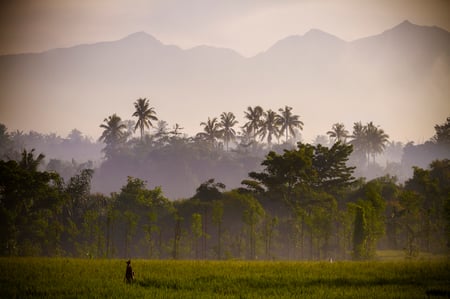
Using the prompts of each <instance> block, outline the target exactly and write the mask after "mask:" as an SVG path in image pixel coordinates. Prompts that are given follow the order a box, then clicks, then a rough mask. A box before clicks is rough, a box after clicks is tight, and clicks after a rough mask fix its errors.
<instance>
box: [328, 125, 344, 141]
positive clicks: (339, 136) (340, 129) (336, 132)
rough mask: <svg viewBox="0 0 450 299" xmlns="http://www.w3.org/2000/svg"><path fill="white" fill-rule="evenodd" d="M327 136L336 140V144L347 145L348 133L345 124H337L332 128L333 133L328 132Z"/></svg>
mask: <svg viewBox="0 0 450 299" xmlns="http://www.w3.org/2000/svg"><path fill="white" fill-rule="evenodd" d="M327 135H329V136H330V138H332V139H334V142H342V143H346V141H347V137H348V131H347V130H346V129H345V126H344V124H343V123H335V124H334V125H333V126H332V127H331V131H328V132H327Z"/></svg>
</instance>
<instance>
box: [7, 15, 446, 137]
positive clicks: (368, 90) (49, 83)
mask: <svg viewBox="0 0 450 299" xmlns="http://www.w3.org/2000/svg"><path fill="white" fill-rule="evenodd" d="M449 57H450V34H449V32H447V31H445V30H443V29H440V28H437V27H427V26H419V25H414V24H412V23H410V22H408V21H405V22H403V23H401V24H399V25H398V26H395V27H394V28H392V29H389V30H386V31H385V32H383V33H381V34H379V35H375V36H371V37H367V38H362V39H358V40H355V41H350V42H347V41H344V40H341V39H339V38H338V37H336V36H333V35H331V34H329V33H326V32H323V31H320V30H318V29H311V30H310V31H308V32H307V33H305V34H304V35H294V36H289V37H286V38H284V39H282V40H280V41H278V42H276V43H275V44H274V45H273V46H271V47H269V48H268V49H267V50H266V51H264V52H261V53H259V54H257V55H255V56H253V57H249V58H247V57H243V56H242V55H240V54H239V53H238V52H236V51H234V50H231V49H227V48H220V47H212V46H197V47H193V48H190V49H182V48H180V47H178V46H175V45H166V44H164V43H162V42H161V41H159V40H158V39H157V38H155V37H153V36H152V35H150V34H148V33H145V32H136V33H133V34H130V35H128V36H126V37H124V38H122V39H120V40H117V41H109V42H100V43H95V44H85V45H78V46H74V47H70V48H60V49H54V50H49V51H46V52H42V53H33V54H18V55H4V56H0V90H1V93H0V100H1V101H0V103H1V107H0V108H1V109H0V119H1V120H2V121H3V122H4V123H5V124H6V125H7V126H8V127H9V128H12V129H15V128H19V129H25V128H26V127H28V128H33V129H35V130H38V131H41V132H53V131H54V130H55V125H54V124H55V123H58V129H59V130H61V131H60V132H58V133H62V132H69V131H70V130H71V129H73V128H78V129H79V130H81V131H82V132H84V133H86V134H88V135H93V136H94V137H95V136H99V135H100V134H101V131H100V128H99V124H100V123H101V121H102V120H103V119H104V118H105V117H107V116H108V115H111V114H112V113H117V114H118V115H120V116H121V117H122V119H131V114H132V112H133V107H132V103H133V101H134V100H136V99H137V98H139V97H148V98H150V99H151V105H152V106H153V107H155V109H156V111H157V113H158V117H159V118H160V119H163V120H166V121H167V122H168V123H169V124H170V125H172V124H174V123H179V124H181V125H182V126H183V127H184V128H186V129H185V131H186V132H187V133H188V134H195V133H196V132H199V131H200V130H201V128H200V127H199V123H200V122H201V121H204V120H206V119H207V117H213V116H217V115H219V114H220V113H222V112H224V111H232V112H234V113H235V114H236V116H237V117H238V120H239V121H240V123H239V125H243V119H242V114H243V113H242V111H244V110H245V109H246V107H247V106H254V105H261V106H262V107H263V108H265V109H273V110H276V109H278V108H280V107H282V106H284V105H288V106H292V107H293V108H294V113H296V114H299V115H300V117H301V119H302V120H303V122H304V123H305V127H304V131H303V134H304V135H303V136H304V138H306V139H307V141H310V140H311V139H313V137H314V136H316V135H319V134H324V133H325V132H326V131H328V130H329V129H330V128H331V125H332V124H333V123H335V122H344V123H345V125H346V126H347V128H348V129H351V126H352V124H353V122H356V121H360V120H361V121H363V122H365V121H374V123H376V124H378V125H380V126H381V127H383V128H384V129H385V131H386V132H388V133H389V134H390V135H391V136H392V137H393V138H394V139H396V140H399V139H401V140H405V139H406V140H418V139H420V138H422V139H427V138H429V137H431V136H432V134H433V132H432V128H433V126H434V124H436V123H439V122H442V120H444V119H445V117H446V116H447V114H448V112H449V111H450V104H449V101H448V96H449V92H448V83H449V78H450V77H449V69H450V67H449V66H450V63H449V61H450V58H449ZM24 86H26V88H24ZM6 103H7V104H6ZM311 103H314V105H311ZM387 107H389V109H387ZM64 111H69V112H70V113H67V115H65V116H64V122H61V119H60V116H61V113H64ZM188 111H189V113H186V112H188ZM18 115H20V117H17V116H18ZM318 116H320V117H318ZM25 124H26V125H25ZM424 128H426V129H424ZM417 136H419V138H418V137H417Z"/></svg>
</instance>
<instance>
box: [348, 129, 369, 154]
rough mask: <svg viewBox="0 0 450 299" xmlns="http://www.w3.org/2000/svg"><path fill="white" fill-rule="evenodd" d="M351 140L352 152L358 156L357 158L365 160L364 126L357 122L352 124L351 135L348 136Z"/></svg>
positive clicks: (365, 138) (366, 149) (365, 140)
mask: <svg viewBox="0 0 450 299" xmlns="http://www.w3.org/2000/svg"><path fill="white" fill-rule="evenodd" d="M349 137H350V138H351V139H352V140H351V141H350V144H351V145H353V151H354V153H355V154H357V155H359V158H361V159H364V161H365V160H366V159H367V152H368V148H367V136H366V130H365V126H363V124H362V123H361V122H360V121H359V122H356V123H354V124H353V133H352V135H351V136H349Z"/></svg>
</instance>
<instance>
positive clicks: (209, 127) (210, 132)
mask: <svg viewBox="0 0 450 299" xmlns="http://www.w3.org/2000/svg"><path fill="white" fill-rule="evenodd" d="M200 126H204V127H203V132H200V133H197V137H200V138H203V139H205V140H207V141H208V142H210V143H211V144H213V145H214V144H215V142H216V139H217V138H220V137H221V130H220V128H221V125H220V123H219V122H218V121H217V117H214V118H213V119H211V118H209V117H208V121H207V122H201V123H200Z"/></svg>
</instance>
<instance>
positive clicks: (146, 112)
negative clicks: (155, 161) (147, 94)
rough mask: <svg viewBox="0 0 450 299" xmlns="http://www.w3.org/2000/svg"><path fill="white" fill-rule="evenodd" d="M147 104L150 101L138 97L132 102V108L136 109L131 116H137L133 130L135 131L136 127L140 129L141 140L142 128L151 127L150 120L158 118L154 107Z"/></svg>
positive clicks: (142, 135) (142, 136)
mask: <svg viewBox="0 0 450 299" xmlns="http://www.w3.org/2000/svg"><path fill="white" fill-rule="evenodd" d="M149 106H150V102H149V101H148V100H147V98H139V99H137V100H136V102H134V109H136V111H135V112H134V113H133V116H136V117H137V118H138V121H137V122H136V126H135V127H134V130H135V131H136V129H137V128H139V129H140V131H141V140H142V139H143V138H144V128H150V127H153V124H152V120H154V121H156V120H158V118H157V117H156V115H155V114H156V112H155V108H153V107H149Z"/></svg>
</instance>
